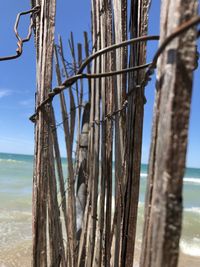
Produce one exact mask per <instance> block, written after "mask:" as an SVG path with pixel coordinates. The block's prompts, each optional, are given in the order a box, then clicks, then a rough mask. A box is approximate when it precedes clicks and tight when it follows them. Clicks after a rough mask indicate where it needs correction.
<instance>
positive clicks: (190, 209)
mask: <svg viewBox="0 0 200 267" xmlns="http://www.w3.org/2000/svg"><path fill="white" fill-rule="evenodd" d="M184 211H186V212H193V213H197V214H199V215H200V208H199V207H191V208H186V209H184Z"/></svg>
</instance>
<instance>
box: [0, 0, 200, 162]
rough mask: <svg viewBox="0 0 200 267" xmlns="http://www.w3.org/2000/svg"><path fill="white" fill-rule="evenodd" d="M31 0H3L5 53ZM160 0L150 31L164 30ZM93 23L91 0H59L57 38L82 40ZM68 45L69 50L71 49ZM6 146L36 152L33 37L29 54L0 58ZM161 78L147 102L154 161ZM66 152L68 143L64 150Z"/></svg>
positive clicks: (195, 147)
mask: <svg viewBox="0 0 200 267" xmlns="http://www.w3.org/2000/svg"><path fill="white" fill-rule="evenodd" d="M29 2H30V1H27V0H20V1H16V0H6V1H1V2H0V9H1V11H2V13H1V17H0V40H1V42H0V56H5V55H9V54H12V53H13V52H14V51H15V50H16V39H15V36H14V33H13V25H14V22H15V18H16V14H17V13H18V12H21V11H24V10H28V9H29V8H30V6H29ZM159 11H160V1H159V0H153V1H152V7H151V11H150V25H149V34H159ZM27 26H28V19H27V18H24V19H23V20H22V23H21V24H20V32H21V34H22V35H25V34H26V31H27ZM89 29H90V0H84V1H81V0H73V1H63V0H58V3H57V19H56V39H57V36H58V34H61V35H62V37H63V40H64V44H65V46H66V45H67V40H68V38H69V34H70V31H73V32H74V37H75V41H76V42H82V40H83V38H82V36H83V34H82V33H83V31H88V32H89ZM156 47H157V43H152V42H151V43H149V45H148V59H149V60H150V59H151V58H152V56H153V53H154V51H155V50H156ZM66 51H68V50H66ZM0 73H1V77H0V152H8V153H11V152H13V153H20V154H33V150H34V127H33V124H32V123H31V122H30V121H29V120H28V118H29V116H30V115H32V113H33V111H34V93H35V49H34V43H33V39H32V41H31V42H29V43H27V44H25V45H24V53H23V56H22V57H21V58H19V59H17V60H14V61H7V62H6V61H5V62H0ZM198 77H200V69H198V70H197V71H196V73H195V78H194V91H193V99H192V110H191V120H190V130H189V146H188V156H187V165H188V166H196V167H200V156H199V151H200V142H199V137H200V124H199V114H200V90H199V86H200V79H199V78H198ZM154 84H155V79H153V80H152V82H151V83H150V84H149V86H148V87H147V89H146V97H147V99H148V102H147V104H146V106H145V119H144V138H143V156H142V161H143V162H148V155H149V144H150V137H151V122H152V110H153V101H154ZM62 153H64V149H63V151H62Z"/></svg>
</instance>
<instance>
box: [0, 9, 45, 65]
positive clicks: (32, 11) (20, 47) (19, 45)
mask: <svg viewBox="0 0 200 267" xmlns="http://www.w3.org/2000/svg"><path fill="white" fill-rule="evenodd" d="M38 12H40V6H39V5H37V6H35V7H34V8H32V9H30V10H28V11H24V12H20V13H18V14H17V17H16V21H15V25H14V33H15V36H16V38H17V40H18V42H17V49H16V54H15V55H10V56H5V57H0V61H6V60H12V59H16V58H18V57H20V56H21V55H22V52H23V44H24V43H26V42H28V41H30V39H31V35H32V29H33V26H34V22H33V16H35V15H36V14H37V13H38ZM28 14H31V15H30V25H29V27H28V34H27V36H26V37H25V38H21V36H20V35H19V32H18V27H19V22H20V18H21V16H25V15H28Z"/></svg>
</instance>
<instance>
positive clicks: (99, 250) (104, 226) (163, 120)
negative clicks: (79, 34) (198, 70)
mask: <svg viewBox="0 0 200 267" xmlns="http://www.w3.org/2000/svg"><path fill="white" fill-rule="evenodd" d="M150 2H151V1H149V0H131V1H130V0H129V1H128V0H113V1H111V0H91V11H92V23H91V24H92V30H91V31H92V56H91V55H90V47H89V41H88V39H89V37H88V34H87V33H84V40H85V41H84V44H83V45H81V44H78V45H77V48H76V45H75V44H74V38H73V34H71V36H70V38H69V45H70V51H71V56H70V57H71V63H69V62H68V61H67V60H68V58H69V56H67V57H65V51H64V46H63V43H62V38H61V37H60V39H59V43H58V44H55V43H54V27H55V12H56V0H49V1H47V0H33V1H32V6H33V7H35V6H40V12H39V13H38V12H37V15H36V16H35V17H34V25H35V44H36V54H37V94H36V110H35V114H34V115H33V116H32V117H31V120H32V121H34V123H35V167H34V178H33V260H32V266H33V267H39V266H40V267H46V266H52V267H56V266H62V267H64V266H69V267H95V266H106V267H109V266H113V267H125V266H126V267H132V266H133V261H134V246H135V242H136V225H137V212H138V199H139V186H140V168H141V150H142V132H143V115H144V105H145V103H146V98H145V87H146V86H147V84H148V80H149V78H150V76H151V75H152V74H153V70H154V69H155V68H157V82H156V96H155V106H154V119H153V127H152V141H151V151H150V159H149V170H148V185H147V193H146V203H145V214H144V230H143V241H142V247H141V257H140V266H141V267H165V266H168V267H175V266H177V262H178V254H179V239H180V234H181V222H182V181H183V175H184V168H185V156H186V148H187V134H188V124H189V113H190V102H191V92H192V73H193V70H194V68H195V62H196V45H195V44H196V37H197V30H196V27H195V26H196V25H197V24H198V23H199V22H200V18H199V17H198V16H197V10H198V1H197V0H179V1H173V0H166V1H162V5H161V32H160V41H159V42H160V45H159V49H158V50H157V52H156V53H155V57H154V58H153V62H152V63H149V64H146V44H147V41H153V40H158V39H159V37H158V36H148V35H147V34H148V12H149V8H150ZM129 13H130V14H129ZM128 18H129V20H130V21H129V22H128ZM128 25H130V27H128ZM107 47H108V48H107ZM53 54H54V62H55V71H53ZM66 58H67V60H66ZM69 61H70V60H69ZM85 69H86V70H87V73H83V71H84V70H85ZM52 73H55V74H56V77H57V83H58V86H57V87H56V88H54V89H52ZM63 76H64V81H63ZM84 78H87V80H88V83H87V84H86V83H83V79H84ZM65 89H66V90H65ZM56 95H57V96H58V97H59V98H60V112H61V114H62V122H61V123H57V120H56V115H55V114H56V113H55V112H54V108H53V104H52V103H53V98H54V97H55V96H56ZM60 126H62V127H63V130H64V139H65V145H66V158H67V160H66V161H67V165H65V166H67V176H66V177H65V175H64V173H65V172H64V170H63V166H64V165H63V159H62V158H61V155H60V147H59V138H58V134H57V128H58V127H60ZM74 150H75V154H74V153H73V151H74Z"/></svg>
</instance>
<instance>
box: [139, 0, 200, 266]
mask: <svg viewBox="0 0 200 267" xmlns="http://www.w3.org/2000/svg"><path fill="white" fill-rule="evenodd" d="M196 14H197V1H195V0H194V1H181V0H180V1H170V0H169V1H163V2H162V6H161V39H160V43H162V41H163V40H164V39H165V38H166V36H168V35H169V34H170V33H172V32H173V31H174V29H175V28H176V27H178V26H179V25H180V24H181V23H183V22H185V21H187V20H189V19H190V18H192V17H193V16H194V15H196ZM195 39H196V31H195V29H191V30H189V31H188V32H187V33H186V34H183V35H181V36H180V37H177V38H176V39H175V40H173V41H172V42H171V44H170V45H169V46H168V47H167V48H166V49H165V51H164V52H163V54H162V55H161V57H160V59H159V62H158V76H157V96H156V104H155V109H154V126H153V138H152V145H151V156H150V164H149V166H150V169H149V184H148V193H147V199H146V222H145V228H146V229H145V239H144V244H143V246H144V247H143V250H142V258H141V264H140V266H148V267H149V266H152V267H153V266H154V267H161V266H162V267H163V266H164V267H169V266H170V267H176V266H177V264H178V254H179V239H180V235H181V224H182V184H183V175H184V169H185V159H186V150H187V135H188V125H189V114H190V103H191V93H192V71H193V69H194V66H195V42H196V41H195Z"/></svg>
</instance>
